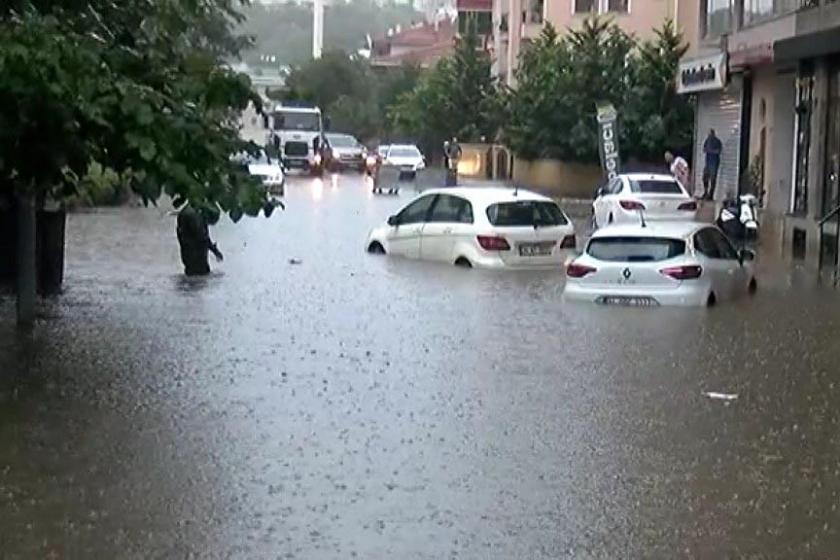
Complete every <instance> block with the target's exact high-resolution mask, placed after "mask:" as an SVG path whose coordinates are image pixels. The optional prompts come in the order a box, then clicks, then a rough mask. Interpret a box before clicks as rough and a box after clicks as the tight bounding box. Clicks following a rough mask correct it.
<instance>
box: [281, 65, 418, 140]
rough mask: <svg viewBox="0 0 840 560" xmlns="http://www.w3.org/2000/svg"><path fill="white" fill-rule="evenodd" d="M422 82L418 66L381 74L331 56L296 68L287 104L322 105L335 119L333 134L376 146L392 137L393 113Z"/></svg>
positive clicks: (287, 89) (288, 83)
mask: <svg viewBox="0 0 840 560" xmlns="http://www.w3.org/2000/svg"><path fill="white" fill-rule="evenodd" d="M419 76H420V70H419V69H418V68H416V67H414V66H404V67H401V68H390V69H383V70H381V71H378V70H374V69H372V68H371V67H370V64H368V62H367V61H366V60H365V59H362V58H360V57H357V56H355V55H350V56H348V55H347V54H346V53H343V52H338V51H330V52H327V53H324V56H322V57H321V58H320V59H318V60H311V61H309V62H307V63H306V64H304V65H302V66H300V67H296V68H293V69H292V71H291V72H290V73H289V77H288V79H287V88H286V90H285V91H284V92H283V94H282V98H283V99H294V100H304V101H311V102H313V103H316V104H317V105H318V106H319V107H321V109H322V110H324V111H325V113H326V114H327V115H329V116H330V119H331V120H332V124H333V130H336V131H340V132H347V133H350V134H353V135H355V136H356V137H358V138H359V139H361V140H372V139H377V138H381V137H383V136H388V135H389V133H390V130H389V128H388V123H387V121H386V119H385V116H386V114H387V107H389V106H390V105H391V104H393V103H394V102H395V101H396V99H397V98H398V97H399V96H400V95H401V94H402V93H404V92H405V91H408V90H411V89H412V88H413V87H414V85H415V84H416V83H417V80H418V78H419Z"/></svg>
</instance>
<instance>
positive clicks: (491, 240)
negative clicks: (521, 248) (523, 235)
mask: <svg viewBox="0 0 840 560" xmlns="http://www.w3.org/2000/svg"><path fill="white" fill-rule="evenodd" d="M476 239H478V244H479V245H481V248H482V249H484V250H485V251H510V245H509V244H508V242H507V239H505V238H504V237H497V236H495V235H479V236H478V237H477V238H476Z"/></svg>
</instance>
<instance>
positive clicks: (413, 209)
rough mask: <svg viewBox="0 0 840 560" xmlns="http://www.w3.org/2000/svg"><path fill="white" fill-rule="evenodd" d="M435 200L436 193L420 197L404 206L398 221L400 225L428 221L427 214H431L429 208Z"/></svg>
mask: <svg viewBox="0 0 840 560" xmlns="http://www.w3.org/2000/svg"><path fill="white" fill-rule="evenodd" d="M434 200H435V195H433V194H430V195H428V196H424V197H423V198H419V199H417V200H415V201H414V202H412V203H411V204H409V205H408V206H406V207H405V208H403V211H402V212H400V214H399V216H398V219H397V222H398V223H399V224H400V225H404V224H417V223H420V222H425V221H426V216H428V214H429V209H431V207H432V202H434Z"/></svg>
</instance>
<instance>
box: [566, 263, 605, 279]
mask: <svg viewBox="0 0 840 560" xmlns="http://www.w3.org/2000/svg"><path fill="white" fill-rule="evenodd" d="M597 271H598V269H597V268H594V267H592V266H586V265H585V264H577V263H569V264H568V265H566V276H568V277H569V278H583V277H584V276H586V275H587V274H592V273H593V272H597Z"/></svg>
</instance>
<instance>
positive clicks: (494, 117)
mask: <svg viewBox="0 0 840 560" xmlns="http://www.w3.org/2000/svg"><path fill="white" fill-rule="evenodd" d="M496 102H497V86H496V82H495V81H494V79H493V78H492V76H491V75H490V58H489V56H488V55H487V53H486V52H484V51H483V50H481V49H480V48H479V40H478V37H477V36H476V35H475V34H474V33H469V34H467V35H465V36H464V37H462V38H461V40H460V41H459V43H458V45H457V47H456V48H455V52H454V53H453V55H452V56H450V57H447V58H443V59H441V60H440V61H438V63H437V64H436V65H435V67H434V68H433V69H432V70H431V71H429V72H428V73H426V74H424V75H423V76H422V78H421V79H420V81H419V82H418V84H417V86H416V87H415V88H414V89H412V90H411V91H408V92H406V93H404V94H403V95H401V96H399V98H398V99H397V101H396V103H395V104H394V105H392V106H391V108H390V110H389V118H390V120H391V123H392V125H393V127H394V128H395V130H396V132H397V133H399V134H403V135H407V136H411V137H413V138H415V139H416V140H417V141H418V142H420V143H421V144H423V145H424V146H425V147H426V148H427V149H434V150H437V149H439V147H440V145H441V144H442V143H443V141H444V140H446V139H447V138H451V137H453V136H455V137H457V138H459V139H460V140H462V141H479V140H481V138H485V139H488V140H489V139H492V138H493V137H494V135H495V132H496V130H497V127H498V117H499V113H498V111H497V110H496V109H497V105H496Z"/></svg>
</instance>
